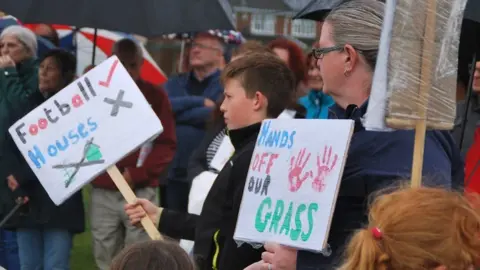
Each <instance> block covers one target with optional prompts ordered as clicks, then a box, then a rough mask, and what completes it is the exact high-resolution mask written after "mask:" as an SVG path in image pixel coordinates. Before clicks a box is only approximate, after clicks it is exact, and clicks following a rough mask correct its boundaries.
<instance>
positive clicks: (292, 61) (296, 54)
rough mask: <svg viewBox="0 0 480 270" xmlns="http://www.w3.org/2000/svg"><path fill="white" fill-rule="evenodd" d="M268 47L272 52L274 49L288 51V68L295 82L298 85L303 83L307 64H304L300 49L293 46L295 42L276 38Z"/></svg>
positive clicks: (303, 55) (295, 45)
mask: <svg viewBox="0 0 480 270" xmlns="http://www.w3.org/2000/svg"><path fill="white" fill-rule="evenodd" d="M268 47H269V48H270V49H271V50H273V49H275V48H279V49H284V50H287V51H288V56H289V57H288V67H289V68H290V70H292V72H293V74H295V82H296V84H297V85H298V84H299V83H300V82H302V81H305V79H306V77H307V63H306V62H305V54H304V53H303V50H302V48H300V46H298V45H297V44H295V42H293V41H291V40H288V39H286V38H277V39H275V40H273V41H271V42H270V43H269V44H268Z"/></svg>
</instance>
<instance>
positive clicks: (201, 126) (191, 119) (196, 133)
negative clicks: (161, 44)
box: [165, 34, 225, 212]
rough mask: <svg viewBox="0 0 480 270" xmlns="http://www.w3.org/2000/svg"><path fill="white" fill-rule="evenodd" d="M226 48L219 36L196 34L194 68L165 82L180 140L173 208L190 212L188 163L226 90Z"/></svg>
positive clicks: (170, 190)
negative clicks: (222, 62)
mask: <svg viewBox="0 0 480 270" xmlns="http://www.w3.org/2000/svg"><path fill="white" fill-rule="evenodd" d="M224 50H225V48H224V44H222V41H221V40H220V39H219V38H217V37H214V36H211V35H209V34H199V35H197V36H196V37H195V40H194V41H193V43H192V47H191V50H190V53H189V62H190V67H191V68H192V71H190V72H188V73H184V74H180V75H177V76H173V77H171V78H169V80H168V81H167V82H166V84H165V90H166V91H167V93H168V97H169V99H170V102H171V103H172V109H173V113H174V114H175V123H176V131H177V141H178V148H177V153H176V154H175V158H174V160H173V162H172V165H171V166H170V167H171V168H170V172H169V174H168V183H167V191H166V192H165V193H166V197H167V198H166V204H167V205H166V206H165V207H168V208H170V209H175V210H178V211H184V212H187V205H188V194H189V192H190V184H191V183H189V181H188V178H187V168H188V162H189V159H190V156H191V154H192V153H193V151H194V150H195V149H196V148H197V146H198V145H199V144H200V142H201V141H202V138H203V136H204V133H205V124H206V121H207V120H208V119H209V118H210V116H211V113H212V111H213V109H214V108H215V103H216V102H217V101H218V100H219V99H220V97H221V94H222V92H223V88H222V86H221V83H220V70H219V69H218V63H220V59H222V58H223V53H224Z"/></svg>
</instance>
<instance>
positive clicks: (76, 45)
mask: <svg viewBox="0 0 480 270" xmlns="http://www.w3.org/2000/svg"><path fill="white" fill-rule="evenodd" d="M28 26H29V27H31V28H33V29H34V28H35V27H36V25H28ZM52 26H53V28H55V29H56V30H57V33H58V35H59V37H60V46H61V47H62V48H65V49H68V50H74V53H75V54H76V55H77V74H78V75H81V74H83V72H84V71H85V69H86V68H87V67H89V66H90V65H91V64H92V56H93V48H94V46H93V45H94V41H95V29H94V28H81V29H76V28H74V27H71V26H68V25H52ZM123 38H132V39H135V38H134V37H133V36H131V35H128V34H125V33H121V32H115V31H108V30H101V29H97V37H96V42H95V59H94V63H95V65H98V64H100V63H101V62H103V61H104V60H106V59H107V58H108V57H109V56H110V55H111V53H112V47H113V44H114V43H115V42H116V41H118V40H120V39H123ZM139 44H140V47H141V48H142V52H143V58H144V62H143V66H142V70H141V74H140V76H141V77H142V79H144V80H146V81H148V82H150V83H152V84H154V85H160V84H163V83H164V82H165V81H166V80H167V76H166V75H165V73H164V72H163V71H162V70H161V69H160V67H159V66H158V65H157V64H156V62H155V60H153V58H152V56H151V55H150V53H148V51H147V50H146V49H145V46H144V45H143V44H141V43H139Z"/></svg>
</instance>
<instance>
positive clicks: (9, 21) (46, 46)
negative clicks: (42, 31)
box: [0, 16, 55, 57]
mask: <svg viewBox="0 0 480 270" xmlns="http://www.w3.org/2000/svg"><path fill="white" fill-rule="evenodd" d="M18 24H20V22H19V21H18V20H17V18H15V17H13V16H5V17H1V18H0V33H1V32H2V31H3V29H5V28H7V27H9V26H11V25H18ZM37 44H38V49H37V55H38V56H39V57H41V56H42V55H43V54H44V53H46V52H48V51H49V50H51V49H53V48H55V45H53V43H52V42H50V40H48V39H45V38H43V37H40V36H38V35H37Z"/></svg>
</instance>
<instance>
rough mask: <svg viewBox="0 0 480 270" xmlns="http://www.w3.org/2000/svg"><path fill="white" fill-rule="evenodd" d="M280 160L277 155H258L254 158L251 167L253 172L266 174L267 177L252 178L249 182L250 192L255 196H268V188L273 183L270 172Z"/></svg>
mask: <svg viewBox="0 0 480 270" xmlns="http://www.w3.org/2000/svg"><path fill="white" fill-rule="evenodd" d="M277 159H278V154H277V153H267V152H265V153H256V154H255V156H254V157H253V162H252V165H251V168H250V169H251V171H253V172H256V173H260V174H265V175H266V176H265V177H254V176H251V177H250V179H249V180H248V186H247V189H248V191H249V192H254V193H255V194H258V193H260V195H261V196H266V195H268V187H269V186H270V183H271V177H270V171H271V169H272V167H273V165H274V163H275V160H277Z"/></svg>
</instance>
